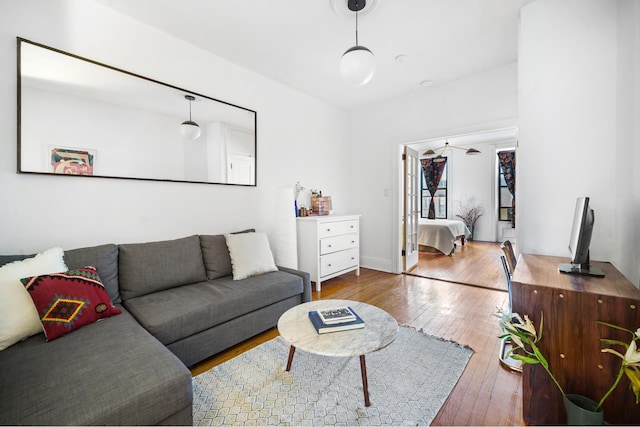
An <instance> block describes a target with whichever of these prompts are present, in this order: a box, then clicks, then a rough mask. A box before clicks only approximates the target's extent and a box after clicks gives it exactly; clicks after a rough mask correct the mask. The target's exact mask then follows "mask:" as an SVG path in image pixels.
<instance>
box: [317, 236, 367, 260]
mask: <svg viewBox="0 0 640 427" xmlns="http://www.w3.org/2000/svg"><path fill="white" fill-rule="evenodd" d="M357 247H358V235H357V234H344V235H342V236H336V237H325V238H324V239H322V240H320V255H325V254H330V253H332V252H338V251H343V250H345V249H351V248H357Z"/></svg>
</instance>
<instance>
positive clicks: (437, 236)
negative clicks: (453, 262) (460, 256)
mask: <svg viewBox="0 0 640 427" xmlns="http://www.w3.org/2000/svg"><path fill="white" fill-rule="evenodd" d="M470 234H471V233H470V232H469V229H468V228H467V226H466V225H464V222H462V221H459V220H456V219H428V220H424V222H422V223H420V224H418V244H419V245H423V246H431V247H432V248H436V249H437V250H439V251H440V252H442V253H443V254H445V255H449V254H450V253H451V252H452V251H453V248H454V247H455V246H454V242H455V240H456V237H458V236H464V237H465V239H466V238H467V237H469V235H470Z"/></svg>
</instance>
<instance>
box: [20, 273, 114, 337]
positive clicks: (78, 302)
mask: <svg viewBox="0 0 640 427" xmlns="http://www.w3.org/2000/svg"><path fill="white" fill-rule="evenodd" d="M21 282H22V284H23V285H24V287H25V288H26V289H27V291H28V293H29V296H30V297H31V299H32V300H33V303H34V304H35V306H36V309H37V311H38V315H39V317H40V322H42V326H43V328H44V334H45V336H46V337H47V341H52V340H54V339H56V338H59V337H61V336H63V335H65V334H68V333H70V332H72V331H75V330H76V329H78V328H81V327H82V326H85V325H88V324H90V323H93V322H96V321H98V320H101V319H104V318H106V317H110V316H114V315H116V314H120V313H121V311H120V309H119V308H117V307H116V306H114V305H113V303H112V302H111V298H109V294H107V291H106V290H105V288H104V285H103V284H102V281H101V280H100V276H99V275H98V272H97V270H96V268H95V267H94V266H92V265H91V266H88V267H84V268H79V269H77V270H70V271H67V272H65V273H54V274H45V275H41V276H34V277H27V278H25V279H22V280H21Z"/></svg>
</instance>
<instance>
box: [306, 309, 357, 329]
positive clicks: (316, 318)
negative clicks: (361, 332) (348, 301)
mask: <svg viewBox="0 0 640 427" xmlns="http://www.w3.org/2000/svg"><path fill="white" fill-rule="evenodd" d="M352 313H353V315H354V317H355V320H351V321H347V322H340V323H330V324H326V323H324V322H323V321H322V318H321V317H320V315H319V314H318V311H316V310H314V311H310V312H309V320H311V323H312V324H313V327H314V328H315V329H316V332H318V333H319V334H327V333H330V332H340V331H349V330H352V329H361V328H364V320H362V318H360V316H358V315H357V314H356V313H355V312H353V311H352Z"/></svg>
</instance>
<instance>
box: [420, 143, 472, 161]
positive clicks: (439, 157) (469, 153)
mask: <svg viewBox="0 0 640 427" xmlns="http://www.w3.org/2000/svg"><path fill="white" fill-rule="evenodd" d="M449 148H455V149H457V150H465V154H466V155H467V156H476V155H478V154H480V153H481V151H479V150H476V149H475V148H469V149H464V148H462V147H456V146H455V145H449V141H445V143H444V147H440V148H436V149H435V150H431V149H429V150H427V151H425V152H424V153H422V155H423V156H435V157H433V161H434V162H436V163H440V162H444V160H445V157H444V156H443V154H444V152H445V151H446V150H447V149H449ZM438 150H442V151H440V154H438V155H437V156H436V151H438Z"/></svg>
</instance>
